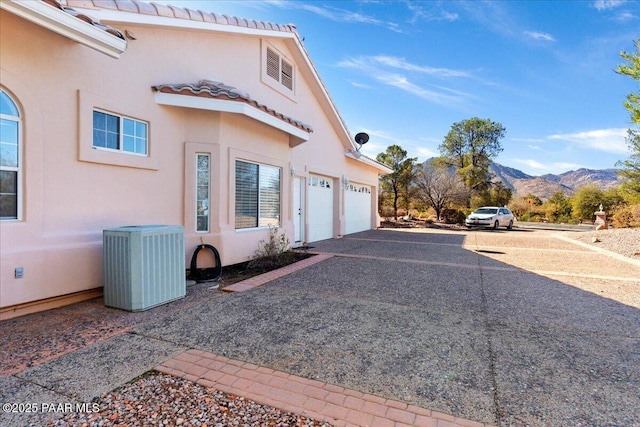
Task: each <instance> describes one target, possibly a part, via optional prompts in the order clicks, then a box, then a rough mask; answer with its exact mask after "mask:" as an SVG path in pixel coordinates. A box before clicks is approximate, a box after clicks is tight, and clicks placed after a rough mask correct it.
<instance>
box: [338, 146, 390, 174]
mask: <svg viewBox="0 0 640 427" xmlns="http://www.w3.org/2000/svg"><path fill="white" fill-rule="evenodd" d="M344 155H345V156H346V157H348V158H350V159H354V160H357V161H359V162H362V163H364V164H366V165H369V166H373V167H374V168H376V169H377V170H378V171H379V173H381V174H383V175H386V174H389V173H392V172H393V169H391V168H390V167H388V166H385V165H383V164H382V163H378V162H376V161H375V160H372V159H370V158H368V157H367V156H363V155H362V154H360V152H359V151H355V150H346V151H345V152H344Z"/></svg>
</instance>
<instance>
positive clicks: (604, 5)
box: [593, 0, 626, 10]
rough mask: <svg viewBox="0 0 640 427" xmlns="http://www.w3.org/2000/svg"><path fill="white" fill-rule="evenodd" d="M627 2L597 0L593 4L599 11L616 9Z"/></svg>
mask: <svg viewBox="0 0 640 427" xmlns="http://www.w3.org/2000/svg"><path fill="white" fill-rule="evenodd" d="M625 2H626V0H595V1H594V2H593V7H595V8H596V9H598V10H606V9H614V8H616V7H618V6H620V5H622V4H624V3H625Z"/></svg>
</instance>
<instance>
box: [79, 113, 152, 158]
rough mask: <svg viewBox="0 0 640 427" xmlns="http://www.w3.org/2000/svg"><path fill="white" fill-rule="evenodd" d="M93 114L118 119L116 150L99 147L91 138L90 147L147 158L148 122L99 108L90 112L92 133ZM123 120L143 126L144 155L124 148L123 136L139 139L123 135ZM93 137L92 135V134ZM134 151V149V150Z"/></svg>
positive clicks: (93, 125)
mask: <svg viewBox="0 0 640 427" xmlns="http://www.w3.org/2000/svg"><path fill="white" fill-rule="evenodd" d="M94 113H101V114H105V115H107V116H112V117H116V118H118V148H110V147H103V146H100V145H95V142H96V141H95V139H94V138H93V136H92V139H91V146H92V147H93V148H94V149H97V150H107V151H115V152H118V153H123V154H130V155H134V156H140V157H147V156H148V155H149V122H146V121H144V120H139V119H136V118H133V117H130V116H126V115H123V114H117V113H114V112H111V111H105V110H101V109H99V108H94V109H93V111H92V112H91V116H92V129H93V131H95V130H96V129H95V122H94V121H93V114H94ZM125 120H129V121H131V122H133V123H134V126H135V124H137V123H141V124H144V125H145V135H144V153H139V152H137V151H130V150H126V149H125V147H124V145H125V144H124V138H125V136H132V137H133V138H134V139H139V137H138V136H137V135H125V131H124V127H125V125H124V122H125ZM92 135H93V134H92ZM134 150H135V148H134Z"/></svg>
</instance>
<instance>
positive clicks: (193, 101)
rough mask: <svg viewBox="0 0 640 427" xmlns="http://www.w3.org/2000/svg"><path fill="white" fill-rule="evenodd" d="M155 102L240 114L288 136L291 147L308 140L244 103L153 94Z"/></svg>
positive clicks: (296, 131) (279, 121) (304, 133)
mask: <svg viewBox="0 0 640 427" xmlns="http://www.w3.org/2000/svg"><path fill="white" fill-rule="evenodd" d="M155 101H156V103H157V104H160V105H170V106H173V107H184V108H195V109H198V110H209V111H220V112H223V113H234V114H242V115H244V116H247V117H250V118H252V119H254V120H257V121H259V122H261V123H264V124H266V125H268V126H271V127H273V128H276V129H278V130H281V131H282V132H285V133H287V134H288V135H289V136H290V142H289V145H291V146H292V147H293V146H295V145H298V144H301V143H302V142H306V141H308V140H309V134H308V133H307V132H305V131H303V130H302V129H298V128H297V127H295V126H293V125H290V124H288V123H285V122H283V121H282V120H280V119H278V118H276V117H273V116H272V115H270V114H267V113H265V112H264V111H260V110H258V109H257V108H254V107H252V106H250V105H247V104H245V103H244V102H239V101H227V100H224V99H211V98H201V97H197V96H188V95H179V94H172V93H162V92H156V93H155Z"/></svg>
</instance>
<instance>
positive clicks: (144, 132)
mask: <svg viewBox="0 0 640 427" xmlns="http://www.w3.org/2000/svg"><path fill="white" fill-rule="evenodd" d="M148 127H149V125H148V123H146V122H143V121H140V120H136V119H133V118H131V117H126V116H120V115H116V114H111V113H106V112H104V111H100V110H93V147H94V148H106V149H109V150H117V151H123V152H127V153H133V154H139V155H143V156H146V155H147V152H148V147H147V142H148Z"/></svg>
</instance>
